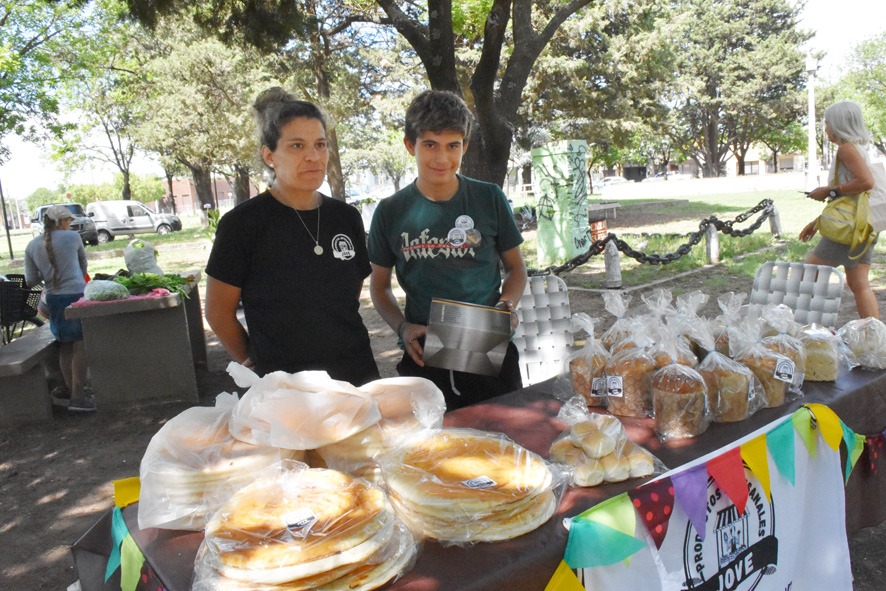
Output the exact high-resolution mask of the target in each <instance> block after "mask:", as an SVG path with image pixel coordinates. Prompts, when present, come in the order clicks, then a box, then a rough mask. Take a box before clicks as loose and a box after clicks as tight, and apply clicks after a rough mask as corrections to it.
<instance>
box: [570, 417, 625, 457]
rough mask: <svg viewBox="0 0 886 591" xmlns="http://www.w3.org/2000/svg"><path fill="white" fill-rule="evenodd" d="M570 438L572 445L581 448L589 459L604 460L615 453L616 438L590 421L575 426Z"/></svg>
mask: <svg viewBox="0 0 886 591" xmlns="http://www.w3.org/2000/svg"><path fill="white" fill-rule="evenodd" d="M569 436H570V438H571V439H572V443H573V444H574V445H576V446H578V447H580V448H581V449H582V450H583V451H584V452H585V454H587V456H588V457H589V458H602V457H603V456H605V455H608V454H611V453H612V452H613V451H615V443H616V442H615V438H614V437H612V436H610V435H609V434H607V433H604V432H603V431H601V430H600V429H599V428H598V427H597V425H596V424H594V423H592V422H590V421H582V422H579V423H576V424H574V425H573V426H572V429H571V430H570V435H569Z"/></svg>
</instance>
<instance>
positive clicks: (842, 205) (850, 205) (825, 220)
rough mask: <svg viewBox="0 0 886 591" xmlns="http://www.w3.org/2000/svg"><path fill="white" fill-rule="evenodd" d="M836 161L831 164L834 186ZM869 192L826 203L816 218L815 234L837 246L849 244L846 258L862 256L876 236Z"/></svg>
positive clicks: (838, 198)
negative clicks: (871, 219)
mask: <svg viewBox="0 0 886 591" xmlns="http://www.w3.org/2000/svg"><path fill="white" fill-rule="evenodd" d="M839 166H840V165H839V161H837V162H835V163H834V183H833V184H834V185H836V184H837V170H838V168H839ZM870 213H871V212H870V206H869V204H868V193H867V191H866V192H864V193H859V194H858V195H844V196H842V197H837V198H836V199H834V200H832V201H829V202H828V204H827V205H826V206H825V208H824V210H823V211H822V212H821V215H820V216H818V223H817V225H816V229H817V230H818V232H819V233H820V234H821V235H822V236H824V237H825V238H827V239H828V240H833V241H834V242H836V243H838V244H848V245H849V258H850V259H853V260H854V259H857V258H859V257H860V256H861V255H863V254H864V253H865V252H866V251H867V249H868V248H870V246H871V244H872V243H873V242H874V240H875V239H876V237H877V235H876V233H875V232H874V231H873V228H872V227H871V224H870Z"/></svg>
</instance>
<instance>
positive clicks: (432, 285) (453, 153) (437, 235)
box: [369, 90, 526, 410]
mask: <svg viewBox="0 0 886 591" xmlns="http://www.w3.org/2000/svg"><path fill="white" fill-rule="evenodd" d="M472 124H473V116H472V114H471V112H470V110H469V109H468V107H467V105H466V104H465V102H464V101H463V100H462V99H461V97H459V96H458V95H456V94H454V93H451V92H445V91H434V90H431V91H425V92H423V93H421V94H419V95H418V96H416V97H415V98H414V99H413V101H412V103H411V104H410V105H409V108H408V109H407V111H406V133H405V137H404V139H403V142H404V144H405V145H406V149H407V150H408V151H409V153H410V154H411V155H413V156H414V157H415V162H416V165H417V167H418V178H417V179H416V180H415V182H413V183H412V184H410V185H409V186H407V187H405V188H404V189H402V190H400V191H398V192H397V193H395V194H394V195H393V196H391V197H389V198H387V199H384V200H382V201H381V202H380V203H379V204H378V207H377V209H376V210H375V213H374V214H373V218H372V225H371V228H370V231H369V260H370V262H371V263H372V275H371V276H370V284H369V286H370V294H371V296H372V303H373V305H374V306H375V309H376V310H377V311H378V313H379V314H380V315H381V317H382V318H384V320H385V322H387V323H388V324H389V325H390V326H391V328H393V329H394V330H395V331H396V332H397V336H398V337H399V338H400V342H401V346H402V347H403V349H404V354H403V358H402V359H401V361H400V363H399V364H398V365H397V371H398V373H399V374H400V375H402V376H419V377H424V378H427V379H429V380H431V381H433V382H434V383H435V384H436V385H437V387H439V388H440V389H441V390H442V391H443V395H444V397H445V398H446V406H447V409H448V410H453V409H455V408H460V407H462V406H467V405H469V404H473V403H475V402H480V401H483V400H487V399H489V398H492V397H494V396H498V395H500V394H504V393H507V392H510V391H513V390H518V389H520V388H521V387H522V380H521V378H520V368H519V355H518V353H517V348H516V347H515V346H514V344H513V343H509V345H508V351H507V354H506V355H505V359H504V362H503V364H502V369H501V372H500V374H499V375H498V376H495V377H489V376H481V375H476V374H469V373H464V372H457V371H450V370H445V369H439V368H432V367H426V366H425V364H424V362H423V361H422V353H423V345H424V337H425V334H426V333H427V324H428V314H429V311H430V306H431V298H443V299H449V300H456V301H460V302H469V303H473V304H479V305H483V306H496V307H498V308H501V309H503V310H510V311H511V319H512V325H513V326H514V327H516V315H515V314H513V310H514V306H516V305H517V302H519V301H520V296H521V295H522V294H523V288H524V287H525V285H526V265H525V263H524V262H523V255H522V253H521V252H520V244H521V243H522V242H523V237H522V236H521V235H520V231H519V229H518V228H517V224H516V222H515V221H514V216H513V214H512V211H511V208H510V205H509V204H508V201H507V198H506V197H505V194H504V192H502V190H501V188H500V187H499V186H498V185H495V184H491V183H484V182H480V181H477V180H474V179H470V178H467V177H464V176H461V175H459V174H457V173H458V169H459V167H460V166H461V160H462V156H463V155H464V153H465V152H466V151H467V149H468V140H469V139H470V135H471V127H472ZM502 268H503V269H504V281H502V274H501V269H502ZM392 270H396V273H397V281H398V283H399V285H400V287H401V288H402V289H403V290H404V291H405V292H406V307H405V311H401V310H400V307H399V305H398V304H397V299H396V297H395V296H394V293H393V290H392V289H391V272H392Z"/></svg>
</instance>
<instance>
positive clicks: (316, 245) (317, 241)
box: [292, 199, 323, 256]
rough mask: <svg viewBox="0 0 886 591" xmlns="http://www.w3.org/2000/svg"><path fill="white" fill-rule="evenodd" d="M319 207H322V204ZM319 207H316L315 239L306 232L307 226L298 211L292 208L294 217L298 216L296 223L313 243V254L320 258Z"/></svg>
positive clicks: (321, 250) (309, 232) (321, 248)
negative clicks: (297, 222)
mask: <svg viewBox="0 0 886 591" xmlns="http://www.w3.org/2000/svg"><path fill="white" fill-rule="evenodd" d="M321 201H322V199H321ZM320 205H322V203H321V204H320ZM320 205H318V206H317V237H316V238H314V235H313V234H311V231H310V230H308V225H307V224H306V223H305V221H304V220H303V219H302V217H301V214H300V213H298V210H297V209H295V208H294V207H293V208H292V209H293V210H294V211H295V215H297V216H298V221H300V222H301V225H302V226H304V227H305V232H307V233H308V236H310V237H311V240H313V241H314V254H315V255H317V256H320V255H321V254H323V247H322V246H320Z"/></svg>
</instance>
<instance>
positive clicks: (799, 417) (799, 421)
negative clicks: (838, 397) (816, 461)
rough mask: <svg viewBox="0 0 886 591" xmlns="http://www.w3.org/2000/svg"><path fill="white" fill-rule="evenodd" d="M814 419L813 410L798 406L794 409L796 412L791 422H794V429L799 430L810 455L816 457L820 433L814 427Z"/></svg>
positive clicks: (798, 432)
mask: <svg viewBox="0 0 886 591" xmlns="http://www.w3.org/2000/svg"><path fill="white" fill-rule="evenodd" d="M813 419H814V417H813V415H812V411H811V410H809V409H808V408H806V407H805V406H804V407H803V408H798V409H797V410H795V411H794V414H792V415H791V422H792V423H793V424H794V429H795V430H796V431H797V434H798V435H799V436H800V439H802V440H803V443H805V444H806V450H807V451H808V452H809V455H810V456H811V457H813V458H814V457H815V448H816V442H817V440H818V433H817V432H816V431H815V429H814V428H813V427H812V420H813Z"/></svg>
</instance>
